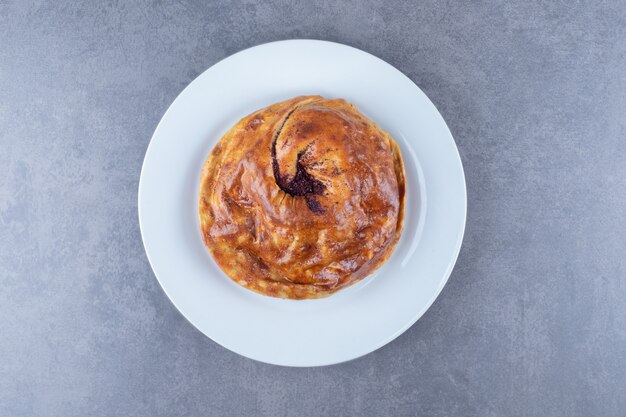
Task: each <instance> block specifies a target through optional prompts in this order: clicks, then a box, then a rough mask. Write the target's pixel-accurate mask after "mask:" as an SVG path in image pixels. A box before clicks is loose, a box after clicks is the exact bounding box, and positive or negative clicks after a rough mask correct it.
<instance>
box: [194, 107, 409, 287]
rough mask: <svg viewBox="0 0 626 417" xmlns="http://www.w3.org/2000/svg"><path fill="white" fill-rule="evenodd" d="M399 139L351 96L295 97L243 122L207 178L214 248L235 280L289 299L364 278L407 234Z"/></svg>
mask: <svg viewBox="0 0 626 417" xmlns="http://www.w3.org/2000/svg"><path fill="white" fill-rule="evenodd" d="M404 193H405V175H404V165H403V162H402V156H401V154H400V149H399V147H398V145H397V144H396V142H395V141H394V140H393V139H392V138H391V137H390V136H389V135H388V134H387V133H386V132H384V131H383V130H382V129H380V128H379V127H378V126H377V125H376V124H375V123H373V122H372V121H370V120H369V119H367V118H366V117H365V116H363V115H362V114H361V113H360V112H359V111H358V109H357V108H356V107H355V106H354V105H352V104H349V103H347V102H346V101H344V100H342V99H335V100H329V99H325V98H323V97H320V96H303V97H295V98H293V99H291V100H287V101H284V102H281V103H276V104H273V105H271V106H268V107H266V108H264V109H261V110H259V111H257V112H255V113H252V114H250V115H248V116H246V117H244V118H243V119H241V120H240V121H239V122H238V123H237V124H236V125H235V126H233V127H232V128H231V129H230V130H229V131H228V132H227V133H226V134H225V135H224V136H223V137H222V138H221V139H220V141H219V142H218V143H217V145H215V147H214V148H213V151H212V152H211V154H210V155H209V157H208V159H207V161H206V163H205V165H204V167H203V170H202V176H201V185H200V201H199V213H200V226H201V229H202V236H203V239H204V242H205V244H206V246H207V248H208V249H209V251H210V253H211V254H212V255H213V257H214V259H215V261H216V262H217V264H218V265H219V266H220V268H221V269H222V270H223V271H224V272H225V273H226V275H228V276H229V277H230V278H231V279H232V280H233V281H235V282H237V283H239V284H241V285H243V286H244V287H246V288H248V289H251V290H253V291H256V292H258V293H261V294H264V295H269V296H273V297H281V298H293V299H305V298H320V297H326V296H328V295H330V294H332V293H334V292H336V291H338V290H340V289H342V288H345V287H347V286H349V285H352V284H354V283H355V282H357V281H359V280H361V279H363V278H364V277H366V276H367V275H369V274H370V273H371V272H373V271H374V270H375V269H376V268H378V267H379V266H380V265H381V264H383V263H384V262H385V261H386V260H387V258H389V256H390V255H391V253H392V252H393V249H394V248H395V246H396V244H397V242H398V239H399V237H400V233H401V231H402V224H403V217H404Z"/></svg>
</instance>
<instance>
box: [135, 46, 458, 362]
mask: <svg viewBox="0 0 626 417" xmlns="http://www.w3.org/2000/svg"><path fill="white" fill-rule="evenodd" d="M312 94H319V95H322V96H325V97H329V98H330V97H342V98H345V99H347V100H348V101H350V102H352V103H354V104H356V105H357V107H358V108H359V109H361V111H362V112H363V113H365V114H366V115H367V116H368V117H370V118H371V119H372V120H374V121H375V122H376V123H378V124H379V125H380V126H381V127H382V128H383V129H385V130H386V131H387V132H389V133H390V134H391V135H392V136H393V137H394V138H395V139H396V141H397V142H398V143H399V144H400V147H401V148H402V152H403V156H404V160H405V164H406V171H407V172H406V174H407V205H406V220H405V226H404V232H403V234H402V238H401V240H400V242H399V244H398V246H397V248H396V250H395V252H394V254H393V255H392V257H391V259H390V260H389V261H388V262H387V263H386V264H385V265H383V266H382V267H381V268H380V269H378V271H376V272H375V273H374V274H373V275H372V276H370V277H368V278H366V279H365V280H363V281H361V282H359V283H358V284H356V285H354V286H352V287H350V288H347V289H345V290H343V291H340V292H338V293H336V294H335V295H333V296H331V297H329V298H325V299H321V300H305V301H294V300H280V299H274V298H270V297H265V296H262V295H258V294H256V293H253V292H251V291H249V290H246V289H245V288H243V287H240V286H239V285H237V284H235V283H234V282H232V281H231V280H230V279H229V278H227V277H226V275H224V274H223V273H222V272H221V270H220V269H219V268H218V267H217V265H216V264H215V262H214V261H213V259H212V258H211V256H210V255H209V253H208V252H207V250H206V249H205V247H204V244H203V242H202V238H201V234H200V228H199V224H198V214H197V210H198V208H197V201H198V192H199V179H200V170H201V168H202V165H203V163H204V161H205V159H206V157H207V156H208V154H209V152H210V151H211V149H212V148H213V146H214V145H215V143H216V142H217V140H218V139H219V138H220V137H221V136H222V134H224V133H225V132H226V131H227V130H228V129H229V128H230V127H231V126H232V125H233V124H234V123H235V122H236V121H237V120H239V119H240V118H241V117H243V116H245V115H247V114H249V113H251V112H252V111H254V110H257V109H260V108H262V107H265V106H267V105H269V104H272V103H274V102H278V101H281V100H285V99H288V98H290V97H293V96H297V95H312ZM465 213H466V196H465V178H464V175H463V167H462V165H461V160H460V158H459V154H458V151H457V149H456V146H455V143H454V140H453V138H452V135H451V134H450V131H449V130H448V128H447V126H446V124H445V122H444V120H443V118H442V117H441V115H440V114H439V113H438V112H437V109H436V108H435V106H434V105H433V104H432V103H431V102H430V100H428V98H427V97H426V95H424V93H423V92H422V91H421V90H420V89H419V88H418V87H417V86H416V85H415V84H414V83H413V82H412V81H411V80H410V79H408V78H407V77H406V76H404V75H403V74H402V73H401V72H400V71H398V70H397V69H395V68H394V67H392V66H391V65H389V64H387V63H386V62H384V61H382V60H380V59H378V58H376V57H374V56H372V55H370V54H368V53H366V52H363V51H360V50H358V49H354V48H352V47H349V46H345V45H341V44H336V43H331V42H323V41H314V40H290V41H282V42H274V43H269V44H265V45H260V46H256V47H254V48H250V49H247V50H245V51H242V52H239V53H237V54H235V55H232V56H230V57H228V58H226V59H224V60H223V61H221V62H219V63H217V64H215V65H214V66H213V67H211V68H209V69H208V70H206V71H205V72H204V73H203V74H202V75H200V76H199V77H198V78H196V79H195V80H194V81H193V82H192V83H191V84H189V86H188V87H187V88H185V90H184V91H183V92H182V93H181V94H180V95H179V96H178V98H177V99H176V100H175V101H174V103H172V105H171V106H170V108H169V109H168V110H167V112H166V113H165V115H164V116H163V118H162V119H161V122H160V123H159V125H158V127H157V129H156V131H155V132H154V136H153V137H152V140H151V141H150V145H149V146H148V150H147V152H146V157H145V160H144V163H143V169H142V171H141V179H140V182H139V222H140V226H141V235H142V237H143V242H144V246H145V248H146V253H147V254H148V259H149V260H150V264H151V265H152V269H153V270H154V273H155V275H156V276H157V278H158V280H159V282H160V284H161V286H162V287H163V290H164V291H165V292H166V294H167V295H168V297H169V298H170V300H172V303H174V305H175V306H176V307H177V308H178V310H180V312H181V313H182V314H183V315H184V316H185V317H186V318H187V319H188V320H189V321H190V322H191V323H192V324H193V325H194V326H195V327H197V328H198V329H199V330H200V331H201V332H202V333H204V334H205V335H207V336H208V337H210V338H211V339H213V340H214V341H216V342H217V343H219V344H220V345H222V346H224V347H226V348H228V349H230V350H232V351H234V352H237V353H239V354H241V355H244V356H247V357H249V358H252V359H256V360H258V361H262V362H267V363H272V364H278V365H288V366H319V365H329V364H334V363H338V362H343V361H347V360H350V359H354V358H357V357H359V356H362V355H365V354H367V353H369V352H372V351H374V350H376V349H378V348H379V347H381V346H383V345H385V344H386V343H388V342H390V341H391V340H393V339H394V338H396V337H397V336H399V335H400V334H401V333H402V332H404V331H405V330H406V329H407V328H409V327H410V326H411V325H412V324H413V323H415V321H416V320H417V319H419V318H420V317H421V316H422V314H424V312H425V311H426V310H427V309H428V307H429V306H430V305H431V304H432V303H433V301H434V300H435V298H436V297H437V295H438V294H439V292H440V291H441V289H442V288H443V286H444V284H445V283H446V281H447V279H448V276H449V275H450V272H451V271H452V268H453V266H454V263H455V261H456V258H457V255H458V253H459V249H460V246H461V241H462V239H463V231H464V228H465Z"/></svg>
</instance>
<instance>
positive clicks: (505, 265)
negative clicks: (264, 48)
mask: <svg viewBox="0 0 626 417" xmlns="http://www.w3.org/2000/svg"><path fill="white" fill-rule="evenodd" d="M78 3H79V2H76V1H49V2H41V1H40V2H30V1H21V0H14V1H13V0H9V1H7V0H0V415H1V416H183V415H184V416H201V415H202V416H331V415H332V416H348V415H356V416H410V415H424V416H594V417H609V416H611V417H613V416H623V415H626V414H625V413H626V261H625V258H626V2H623V1H569V0H568V1H545V2H527V1H522V2H509V1H498V2H487V1H477V2H455V1H438V2H431V1H426V2H416V3H411V2H408V1H401V2H382V1H381V2H378V1H358V2H356V1H355V2H349V1H339V2H336V1H327V2H309V1H307V2H295V1H271V2H258V3H256V2H243V3H240V2H232V3H231V2H228V3H227V2H223V3H210V2H202V1H198V2H195V1H187V0H179V1H177V2H168V1H154V2H147V1H133V2H130V1H129V2H123V1H119V2H118V1H91V2H85V3H84V4H78ZM288 38H318V39H327V40H332V41H337V42H342V43H346V44H349V45H353V46H356V47H358V48H361V49H364V50H366V51H368V52H371V53H373V54H375V55H378V56H380V57H381V58H383V59H384V60H386V61H388V62H390V63H391V64H393V65H394V66H396V67H397V68H398V69H400V70H401V71H403V72H404V73H405V74H407V75H408V76H409V77H410V78H411V79H412V80H414V81H415V82H416V83H417V84H418V85H419V86H420V87H421V88H422V89H423V90H424V91H425V92H426V94H428V96H429V97H430V98H431V100H432V101H433V102H434V103H435V104H436V106H437V107H438V108H439V110H440V111H441V113H442V114H443V116H444V118H445V119H446V120H447V122H448V125H449V126H450V129H451V130H452V132H453V134H454V136H455V138H456V141H457V144H458V147H459V151H460V153H461V157H462V159H463V163H464V165H465V173H466V176H467V186H468V198H469V207H468V210H469V213H468V223H467V231H466V237H465V242H464V245H463V248H462V250H461V254H460V257H459V261H458V263H457V266H456V268H455V270H454V272H453V274H452V276H451V278H450V280H449V282H448V284H447V286H446V287H445V289H444V291H443V292H442V294H441V296H440V297H439V299H438V300H437V301H436V302H435V304H434V305H433V306H432V308H431V309H430V310H429V311H428V313H426V315H425V316H424V317H423V318H422V319H421V320H420V321H419V322H418V323H416V324H415V325H414V326H413V327H412V328H411V329H410V330H408V331H407V332H406V333H405V334H403V335H402V336H401V337H399V338H398V339H397V340H395V341H394V342H392V343H391V344H389V345H387V346H385V347H384V348H382V349H380V350H379V351H377V352H375V353H372V354H370V355H367V356H366V357H363V358H361V359H358V360H355V361H352V362H349V363H345V364H342V365H337V366H331V367H325V368H312V369H291V368H282V367H276V366H270V365H265V364H261V363H257V362H254V361H251V360H248V359H245V358H243V357H240V356H238V355H236V354H234V353H231V352H229V351H227V350H225V349H223V348H221V347H220V346H218V345H217V344H215V343H213V342H212V341H211V340H209V339H207V338H206V337H205V336H203V335H202V334H200V333H199V332H198V331H196V330H195V329H194V328H193V327H192V326H191V325H190V324H189V323H187V321H186V320H185V319H184V318H183V317H182V316H181V315H180V314H179V313H178V312H177V311H176V310H175V308H174V307H173V306H172V305H171V304H170V302H169V301H168V299H167V298H166V296H165V294H164V293H163V292H162V291H161V289H160V287H159V285H158V283H157V281H156V279H155V278H154V276H153V274H152V271H151V270H150V266H149V264H148V261H147V259H146V256H145V253H144V250H143V246H142V243H141V238H140V233H139V226H138V220H137V185H138V181H139V172H140V168H141V163H142V159H143V156H144V152H145V150H146V147H147V145H148V141H149V139H150V136H151V134H152V132H153V130H154V128H155V126H156V124H157V123H158V121H159V119H160V117H161V115H162V114H163V112H164V111H165V110H166V108H167V107H168V106H169V104H170V103H171V102H172V100H173V99H174V98H175V97H176V95H177V94H178V93H179V92H180V91H181V90H182V89H183V88H184V87H185V86H186V85H187V84H188V83H189V82H190V81H191V80H193V79H194V78H195V77H196V76H197V75H198V74H200V73H201V72H202V71H203V70H205V69H206V68H208V67H209V66H211V65H213V64H214V63H215V62H217V61H218V60H220V59H222V58H224V57H226V56H228V55H230V54H232V53H234V52H236V51H239V50H240V49H243V48H246V47H249V46H253V45H256V44H259V43H263V42H268V41H274V40H279V39H288Z"/></svg>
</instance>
